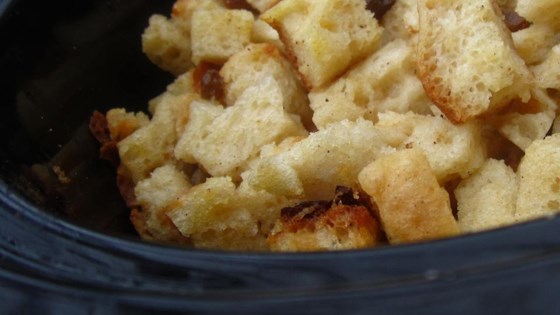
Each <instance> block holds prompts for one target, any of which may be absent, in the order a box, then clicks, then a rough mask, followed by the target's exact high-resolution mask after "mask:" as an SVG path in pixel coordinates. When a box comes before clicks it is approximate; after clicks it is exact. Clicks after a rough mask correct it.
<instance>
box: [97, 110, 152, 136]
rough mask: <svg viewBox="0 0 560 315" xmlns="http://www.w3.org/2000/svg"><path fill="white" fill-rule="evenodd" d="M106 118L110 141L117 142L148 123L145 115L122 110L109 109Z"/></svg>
mask: <svg viewBox="0 0 560 315" xmlns="http://www.w3.org/2000/svg"><path fill="white" fill-rule="evenodd" d="M106 118H107V127H108V128H109V133H110V134H111V139H112V140H114V141H117V142H119V141H121V140H123V139H124V138H126V137H128V136H129V135H130V134H131V133H133V132H134V131H136V130H138V129H140V128H142V127H144V126H146V125H147V124H148V123H149V122H150V118H148V116H147V115H146V114H144V113H142V112H138V113H131V112H127V111H126V110H125V109H124V108H113V109H110V110H109V111H108V112H107V115H106Z"/></svg>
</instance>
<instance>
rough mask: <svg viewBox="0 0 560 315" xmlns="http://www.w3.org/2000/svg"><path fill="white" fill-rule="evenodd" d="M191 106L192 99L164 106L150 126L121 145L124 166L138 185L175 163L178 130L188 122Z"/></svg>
mask: <svg viewBox="0 0 560 315" xmlns="http://www.w3.org/2000/svg"><path fill="white" fill-rule="evenodd" d="M189 102H190V99H189V95H184V96H183V97H178V98H174V99H168V101H166V102H162V103H161V104H160V105H159V106H158V109H157V111H156V113H155V115H154V117H153V118H152V120H151V121H150V123H149V124H147V125H146V126H144V127H142V128H140V129H138V130H136V131H135V132H134V133H132V134H131V135H130V136H128V137H126V138H125V139H124V140H122V141H121V142H119V143H118V145H117V147H118V149H119V156H120V159H121V164H122V165H123V166H124V167H125V168H126V170H127V171H128V173H129V175H130V176H131V179H132V181H133V182H134V183H137V182H138V181H140V180H142V179H144V178H147V177H148V176H149V175H150V173H151V172H152V171H153V170H155V169H156V168H158V167H160V166H163V165H165V164H168V163H174V161H175V159H174V156H173V150H174V147H175V144H176V142H177V130H178V129H179V130H180V129H182V126H181V125H182V124H184V122H185V121H186V120H187V117H188V115H189V110H188V109H189V107H188V106H189Z"/></svg>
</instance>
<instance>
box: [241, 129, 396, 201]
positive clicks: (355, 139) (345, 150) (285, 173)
mask: <svg viewBox="0 0 560 315" xmlns="http://www.w3.org/2000/svg"><path fill="white" fill-rule="evenodd" d="M391 150H392V149H391V148H390V147H389V146H387V145H386V144H385V142H384V140H383V135H382V134H381V132H379V131H378V130H377V129H376V128H375V127H374V126H373V124H372V123H371V122H370V121H366V120H363V119H358V120H357V121H355V122H350V121H347V120H344V121H341V122H338V123H333V124H331V125H329V126H327V128H325V129H322V130H319V131H317V132H314V133H311V134H310V135H309V136H308V137H307V138H305V139H302V140H301V141H298V142H292V143H291V145H288V146H286V147H285V148H283V150H282V151H281V152H278V153H276V154H274V155H266V154H265V156H264V157H263V158H261V159H259V160H258V161H256V163H255V164H254V165H253V167H252V168H251V169H250V170H249V171H248V172H246V173H245V174H243V178H244V180H245V181H247V182H248V183H249V184H250V185H251V186H252V187H253V188H254V189H256V190H260V189H262V190H266V191H268V192H270V193H272V194H274V195H280V196H287V197H289V198H300V199H306V200H325V199H326V200H328V199H331V198H332V192H333V191H335V188H336V186H337V185H344V186H347V187H351V188H357V187H358V186H359V184H358V173H359V171H360V170H361V169H362V168H363V167H364V166H366V165H368V164H369V163H370V162H371V161H372V160H374V159H375V158H376V157H378V156H380V155H382V154H384V153H385V152H387V151H391Z"/></svg>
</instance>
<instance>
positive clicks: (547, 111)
mask: <svg viewBox="0 0 560 315" xmlns="http://www.w3.org/2000/svg"><path fill="white" fill-rule="evenodd" d="M516 105H517V104H516ZM514 106H515V105H514ZM520 106H521V108H520V111H519V112H515V111H514V112H510V113H504V114H503V115H501V116H498V117H495V119H496V121H497V127H498V130H499V131H500V133H501V134H502V135H504V136H505V137H506V138H507V139H509V140H510V141H511V142H513V143H514V144H515V145H516V146H518V147H519V148H520V149H521V150H525V149H526V148H527V147H528V146H529V145H531V143H533V141H535V140H539V139H543V138H544V137H545V136H546V134H547V133H548V131H549V130H550V128H551V127H552V123H553V122H554V118H555V117H556V109H557V105H556V102H555V101H554V100H553V99H552V98H551V97H550V96H548V94H547V93H546V91H544V90H541V89H534V90H533V96H532V98H531V100H529V102H528V103H527V104H520ZM510 107H512V106H510ZM523 107H527V109H525V108H523Z"/></svg>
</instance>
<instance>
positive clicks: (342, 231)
mask: <svg viewBox="0 0 560 315" xmlns="http://www.w3.org/2000/svg"><path fill="white" fill-rule="evenodd" d="M380 236H381V231H380V227H379V224H378V223H377V220H376V219H375V218H374V217H373V215H372V206H371V202H370V201H369V196H367V195H366V194H365V193H363V192H357V191H353V190H352V189H349V188H347V187H341V186H339V187H337V192H336V195H335V199H334V200H333V201H305V202H302V203H299V204H297V205H295V206H292V207H287V208H283V209H282V210H281V216H280V218H279V219H278V220H277V221H276V224H275V226H274V228H273V230H272V233H271V235H270V236H269V237H268V239H267V241H268V244H269V246H270V249H271V250H273V251H281V252H300V251H320V250H341V249H354V248H366V247H372V246H375V245H377V244H378V243H379V242H380V238H381V237H380Z"/></svg>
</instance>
